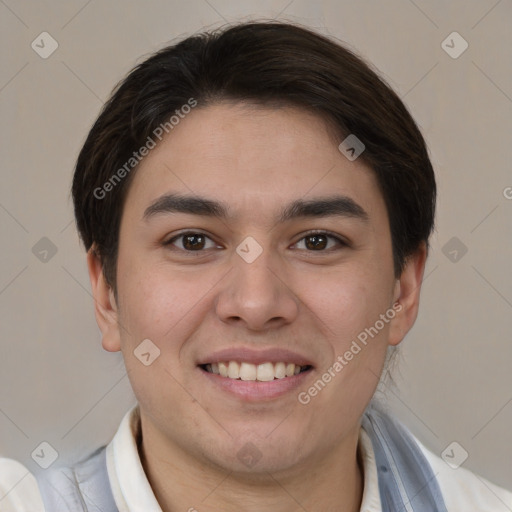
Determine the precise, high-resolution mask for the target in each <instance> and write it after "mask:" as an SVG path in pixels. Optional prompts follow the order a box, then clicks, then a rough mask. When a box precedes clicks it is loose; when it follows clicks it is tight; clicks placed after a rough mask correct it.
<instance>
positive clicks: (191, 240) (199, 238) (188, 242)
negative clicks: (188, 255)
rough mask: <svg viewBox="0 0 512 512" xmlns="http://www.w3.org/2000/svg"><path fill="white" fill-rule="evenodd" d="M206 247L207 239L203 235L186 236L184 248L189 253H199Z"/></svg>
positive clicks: (184, 237)
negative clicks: (198, 251)
mask: <svg viewBox="0 0 512 512" xmlns="http://www.w3.org/2000/svg"><path fill="white" fill-rule="evenodd" d="M204 245H205V237H204V236H203V235H199V234H197V235H184V236H183V247H184V248H185V249H187V250H188V251H197V250H200V249H203V248H204Z"/></svg>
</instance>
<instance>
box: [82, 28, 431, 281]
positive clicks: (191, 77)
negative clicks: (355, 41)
mask: <svg viewBox="0 0 512 512" xmlns="http://www.w3.org/2000/svg"><path fill="white" fill-rule="evenodd" d="M191 98H194V101H196V102H197V105H198V106H199V107H205V106H208V105H212V104H215V103H216V102H220V101H223V100H230V101H233V100H234V101H250V102H257V103H261V104H263V105H269V106H271V105H275V104H284V105H291V106H299V107H302V108H306V109H308V110H312V111H314V112H316V113H317V114H318V115H320V116H321V117H322V118H324V119H325V120H326V121H327V122H328V124H329V125H330V126H334V127H335V130H336V132H337V133H338V136H339V141H340V142H341V141H342V140H343V139H344V138H345V137H346V136H348V135H349V134H354V135H355V136H356V137H357V138H358V139H360V140H361V141H362V142H363V143H364V145H365V150H364V152H363V153H362V155H361V157H360V158H362V159H363V161H365V162H366V163H367V164H368V165H369V166H370V167H371V169H372V170H373V171H374V172H375V175H376V177H377V180H378V183H379V186H380V190H381V193H382V195H383V197H384V200H385V203H386V207H387V211H388V216H389V222H390V231H391V239H392V240H391V241H392V247H393V257H394V268H395V275H396V276H399V275H400V273H401V271H402V270H403V266H404V263H405V259H406V257H407V256H409V255H411V254H412V253H413V252H414V251H415V250H416V249H417V248H418V247H419V245H420V243H421V242H422V241H425V242H426V244H427V246H428V239H429V237H430V234H431V232H432V229H433V225H434V212H435V202H436V183H435V177H434V172H433V169H432V165H431V162H430V159H429V156H428V152H427V148H426V144H425V141H424V139H423V137H422V135H421V133H420V131H419V129H418V127H417V125H416V123H415V122H414V120H413V119H412V117H411V115H410V114H409V112H408V110H407V108H406V107H405V105H404V104H403V102H402V101H401V100H400V98H399V97H398V96H397V94H396V93H395V92H394V91H393V90H392V89H391V88H390V87H389V86H388V85H387V84H386V83H385V82H384V81H383V80H382V79H381V78H380V77H379V76H378V75H377V74H376V72H374V71H373V70H372V69H371V68H370V66H369V65H368V64H366V63H365V62H364V61H363V60H362V59H361V58H360V57H358V56H356V55H355V54H354V53H353V52H352V51H350V50H349V49H347V48H345V47H344V46H343V45H341V44H340V43H338V42H337V41H334V40H331V39H329V38H327V37H325V36H323V35H320V34H318V33H316V32H313V31H311V30H309V29H307V28H304V27H301V26H297V25H293V24H290V23H281V22H269V23H267V22H249V23H241V24H236V25H234V26H229V27H227V28H223V29H219V30H215V31H211V32H205V33H200V34H197V35H193V36H191V37H188V38H186V39H184V40H182V41H181V42H179V43H177V44H173V45H171V46H168V47H166V48H164V49H162V50H160V51H158V52H157V53H155V54H154V55H152V56H151V57H149V58H148V59H146V60H145V61H144V62H142V63H141V64H140V65H138V66H137V67H136V68H134V69H133V70H132V71H131V72H130V73H129V74H128V76H127V77H126V78H125V79H124V80H123V81H122V82H121V83H120V84H119V85H118V86H117V87H116V89H115V90H114V92H113V93H112V96H111V97H110V99H109V100H108V101H107V102H106V104H105V105H104V107H103V109H102V112H101V114H100V115H99V117H98V119H97V120H96V122H95V123H94V126H93V127H92V129H91V131H90V132H89V135H88V137H87V140H86V141H85V143H84V146H83V148H82V150H81V151H80V154H79V157H78V160H77V164H76V169H75V174H74V179H73V186H72V193H73V200H74V207H75V217H76V223H77V227H78V231H79V233H80V236H81V238H82V240H83V242H84V245H85V248H86V249H87V250H89V249H90V248H91V247H92V246H94V249H95V251H96V252H97V254H98V256H99V257H100V258H101V261H102V264H103V272H104V275H105V279H106V280H107V282H108V283H109V284H110V285H111V286H112V287H113V288H114V291H116V261H117V251H118V239H119V228H120V221H121V215H122V211H123V205H124V198H125V197H126V193H127V190H128V187H129V184H130V180H131V178H132V177H133V175H134V174H135V172H136V166H134V167H133V171H131V172H130V173H129V175H128V173H122V176H123V179H119V180H118V181H116V182H115V183H113V185H115V186H109V187H108V189H109V191H108V193H105V194H102V197H100V198H98V192H97V191H98V190H100V189H101V190H105V189H103V188H102V187H103V186H104V184H106V183H108V182H109V180H110V182H111V184H112V177H114V176H115V175H116V172H117V173H118V174H117V176H118V177H119V176H120V174H121V173H120V171H121V169H122V168H123V166H125V167H124V168H125V170H126V162H127V161H129V160H130V158H133V154H134V152H136V151H137V150H138V149H139V148H140V147H141V146H143V145H144V144H145V143H146V141H147V140H148V137H151V135H152V134H153V133H154V131H155V130H156V129H158V127H159V126H160V125H162V124H163V123H166V122H168V121H169V118H170V116H171V115H172V114H173V113H174V112H176V111H177V110H179V109H181V108H182V106H183V105H185V104H187V103H188V102H189V101H190V99H191ZM125 176H126V177H125ZM95 191H96V192H95Z"/></svg>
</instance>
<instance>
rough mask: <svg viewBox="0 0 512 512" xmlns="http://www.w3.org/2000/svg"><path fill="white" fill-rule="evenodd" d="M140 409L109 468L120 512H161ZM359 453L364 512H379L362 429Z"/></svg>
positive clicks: (115, 444) (118, 439) (119, 438)
mask: <svg viewBox="0 0 512 512" xmlns="http://www.w3.org/2000/svg"><path fill="white" fill-rule="evenodd" d="M139 414H140V413H139V408H138V406H135V407H133V408H132V409H131V410H130V411H128V412H127V413H126V415H125V416H124V418H123V420H122V421H121V424H120V426H119V429H118V431H117V433H116V435H115V436H114V438H113V439H112V441H111V442H110V444H109V445H108V447H107V469H108V476H109V479H110V485H111V487H112V494H113V495H114V499H115V501H116V505H117V507H118V509H119V512H162V509H161V508H160V505H159V504H158V502H157V500H156V498H155V495H154V494H153V490H152V489H151V485H150V483H149V481H148V479H147V477H146V474H145V473H144V468H143V467H142V462H141V460H140V457H139V452H138V448H137V437H138V434H139V431H140V415H139ZM358 450H359V454H360V457H361V460H362V462H363V472H364V490H363V499H362V502H361V509H360V510H361V512H380V511H381V501H380V495H379V483H378V475H377V466H376V464H375V456H374V453H373V447H372V442H371V439H370V438H369V437H368V434H367V433H366V432H365V431H364V430H363V429H362V428H361V429H360V430H359V444H358Z"/></svg>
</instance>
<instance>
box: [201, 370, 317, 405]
mask: <svg viewBox="0 0 512 512" xmlns="http://www.w3.org/2000/svg"><path fill="white" fill-rule="evenodd" d="M197 368H198V370H199V371H200V372H201V373H202V374H203V375H204V376H205V377H206V378H207V379H208V380H209V382H211V383H212V384H214V385H215V386H218V387H220V389H222V390H223V391H225V392H227V393H230V394H232V395H235V396H237V397H239V398H242V399H243V400H245V401H249V402H257V401H261V400H272V399H274V398H278V397H281V396H283V395H286V394H287V393H290V392H291V391H293V390H294V389H296V388H298V387H299V386H301V385H304V380H305V379H307V378H308V377H309V375H310V374H311V372H312V369H309V370H306V371H305V372H301V373H298V374H297V375H292V376H291V377H284V378H283V379H274V380H270V381H266V382H260V381H256V380H238V379H230V378H229V377H222V376H220V375H218V374H216V373H210V372H207V371H206V370H203V369H202V368H201V367H199V366H198V367H197Z"/></svg>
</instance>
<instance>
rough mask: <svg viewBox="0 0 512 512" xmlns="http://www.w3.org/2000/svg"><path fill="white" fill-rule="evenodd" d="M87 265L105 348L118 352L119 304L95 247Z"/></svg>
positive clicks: (119, 345)
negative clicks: (106, 278)
mask: <svg viewBox="0 0 512 512" xmlns="http://www.w3.org/2000/svg"><path fill="white" fill-rule="evenodd" d="M87 267H88V270H89V279H90V281H91V288H92V295H93V298H94V313H95V315H96V322H97V323H98V327H99V328H100V331H101V334H102V345H103V348H104V349H105V350H107V351H109V352H117V351H119V350H121V339H120V333H119V325H118V318H117V316H118V312H117V305H116V301H115V298H114V293H113V290H112V287H111V286H110V285H109V284H108V283H107V282H106V280H105V276H104V274H103V265H102V262H101V260H100V258H99V256H98V255H97V254H96V252H95V250H94V247H91V249H89V251H88V252H87Z"/></svg>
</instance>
